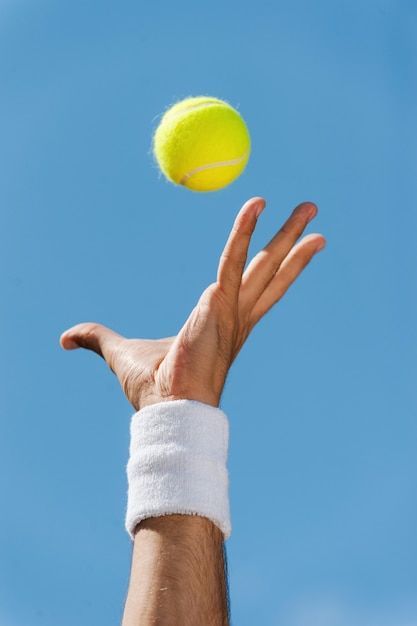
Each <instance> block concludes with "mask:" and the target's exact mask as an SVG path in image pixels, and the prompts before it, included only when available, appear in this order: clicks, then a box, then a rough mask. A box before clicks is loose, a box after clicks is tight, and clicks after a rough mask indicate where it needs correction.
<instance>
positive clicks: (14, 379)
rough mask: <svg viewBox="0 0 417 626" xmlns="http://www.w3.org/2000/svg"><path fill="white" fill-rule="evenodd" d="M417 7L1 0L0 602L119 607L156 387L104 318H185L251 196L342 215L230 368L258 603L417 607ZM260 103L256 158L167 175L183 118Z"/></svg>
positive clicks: (298, 617) (286, 623)
mask: <svg viewBox="0 0 417 626" xmlns="http://www.w3.org/2000/svg"><path fill="white" fill-rule="evenodd" d="M416 76H417V6H416V3H415V2H414V1H407V0H366V2H363V1H359V0H354V1H353V2H352V1H348V0H346V1H345V2H341V1H339V0H336V1H334V0H319V1H318V2H308V1H307V0H277V1H272V0H268V1H262V0H261V1H259V2H255V3H253V2H236V1H231V2H223V1H221V0H214V1H212V2H207V3H202V2H199V3H196V2H191V1H189V2H186V1H183V2H182V1H181V0H180V1H179V2H176V3H168V2H165V3H163V2H161V1H154V2H137V1H133V0H131V1H129V0H121V1H120V2H109V1H108V0H103V1H101V2H92V1H90V2H88V1H86V2H80V1H77V0H72V1H71V2H69V1H59V2H47V1H42V0H39V1H38V2H29V1H25V0H21V1H20V0H0V93H1V98H0V160H1V164H0V238H1V242H0V255H1V258H0V273H1V294H2V306H1V308H0V315H1V325H0V329H1V344H0V345H1V405H0V408H1V433H0V485H1V493H2V495H1V502H2V506H1V510H0V623H1V625H2V626H57V625H59V626H74V624H77V626H91V625H92V624H100V625H102V626H113V625H114V624H117V623H118V620H119V618H120V615H121V611H122V605H123V602H124V594H125V590H126V584H127V578H128V570H129V563H130V550H131V548H130V542H129V538H128V536H127V534H126V533H125V531H124V527H123V523H124V512H125V503H126V477H125V463H126V461H127V449H128V425H129V419H130V416H131V413H132V410H131V408H130V407H129V405H128V404H127V401H126V400H125V399H124V397H123V395H122V393H121V392H120V391H119V388H118V385H117V382H116V381H115V380H114V379H113V377H112V375H111V373H110V372H109V371H108V370H107V368H106V367H105V365H104V364H103V362H102V361H101V360H100V359H99V358H97V357H96V356H95V355H92V354H90V353H87V352H82V351H78V352H74V353H64V352H63V351H62V350H61V349H60V347H59V344H58V337H59V335H60V333H61V331H63V330H64V329H65V328H66V327H68V326H69V325H72V324H74V323H77V322H79V321H87V320H93V321H100V322H103V323H105V324H107V325H109V326H111V327H113V328H115V329H116V330H118V331H119V332H121V333H123V334H126V335H127V336H141V337H160V336H166V335H172V334H175V333H176V332H177V330H178V329H179V327H180V326H181V325H182V323H183V322H184V320H185V319H186V317H187V316H188V314H189V312H190V310H191V308H192V307H193V306H194V304H195V302H196V300H197V298H198V297H199V295H200V293H201V291H202V290H203V289H204V287H205V286H206V285H207V284H208V283H209V282H211V281H212V280H213V278H214V276H215V271H216V265H217V259H218V255H219V253H220V251H221V249H222V246H223V244H224V241H225V238H226V236H227V233H228V230H229V228H230V226H231V223H232V221H233V218H234V215H235V213H236V212H237V210H238V209H239V207H240V206H241V204H242V203H243V202H244V201H245V200H246V199H247V198H248V197H251V196H253V195H263V196H264V197H265V198H266V199H267V202H268V205H267V208H266V211H265V212H264V214H263V215H262V218H261V220H260V223H259V225H258V229H257V231H256V235H255V237H254V241H253V245H252V253H255V252H256V251H257V250H258V249H259V248H260V247H261V246H262V245H263V244H264V243H265V242H266V241H267V240H268V239H269V238H270V237H271V236H272V234H273V233H274V232H275V230H276V229H277V228H278V226H279V225H280V223H281V222H282V220H283V219H284V217H285V216H286V214H287V213H288V211H289V210H290V209H291V208H292V207H293V206H294V205H295V204H297V203H298V202H300V201H302V200H307V199H308V200H313V201H315V202H316V203H317V204H318V205H319V208H320V215H319V217H318V219H317V220H316V222H315V224H314V227H313V228H314V230H317V231H320V232H323V233H324V234H325V235H326V237H327V239H328V246H327V249H326V250H325V252H323V253H321V254H320V255H319V257H318V258H317V259H316V260H315V261H314V264H313V265H312V266H311V267H309V268H308V270H307V272H306V273H305V274H304V275H303V277H302V279H301V280H300V281H299V283H297V285H296V286H295V288H294V289H293V290H292V291H291V292H290V293H289V294H288V296H287V297H286V299H285V300H284V301H283V302H282V303H281V305H280V306H279V307H277V308H276V309H274V310H273V311H272V312H271V313H270V314H269V315H268V316H267V317H266V318H265V319H264V320H263V321H262V322H261V324H260V326H259V327H258V328H257V329H256V330H255V332H254V333H253V335H252V336H251V338H250V340H249V341H248V344H247V345H246V347H245V349H244V351H243V352H242V353H241V355H240V357H239V359H238V361H237V362H236V363H235V365H234V367H233V370H232V372H231V374H230V377H229V379H228V383H227V387H226V390H225V393H224V396H223V404H222V406H223V408H224V410H225V411H226V412H227V413H228V415H229V417H230V422H231V449H230V463H229V466H230V479H231V501H232V515H233V527H234V530H233V534H232V537H231V539H230V541H229V542H228V554H229V567H230V575H231V580H230V587H231V600H232V614H233V623H234V624H235V625H236V626H254V625H256V626H257V625H258V624H259V625H261V626H415V625H416V624H417V394H416V384H417V365H416V364H417V348H416V345H417V332H416V313H417V287H416V285H417V246H416V235H417V212H416V197H417V182H416V181H417V177H416V167H417V133H416V105H417V82H416ZM199 94H210V95H214V96H218V97H221V98H225V99H227V100H229V101H230V102H231V103H232V104H233V105H235V106H237V107H238V108H239V109H240V111H241V113H242V114H243V116H244V117H245V119H246V121H247V123H248V126H249V128H250V131H251V135H252V141H253V152H252V157H251V160H250V163H249V166H248V168H247V171H246V172H245V174H244V175H243V176H242V177H241V178H240V179H239V180H238V181H237V182H235V183H234V184H233V185H231V186H230V187H229V188H227V189H225V190H223V191H221V192H218V193H212V194H203V195H201V194H195V193H192V192H189V191H187V190H184V189H182V188H176V187H174V186H172V185H170V184H168V183H167V182H165V181H164V180H163V179H162V178H160V177H159V175H158V172H157V169H156V167H155V165H154V164H153V161H152V157H151V154H150V146H151V136H152V131H153V129H154V128H155V125H156V123H157V120H158V116H159V114H160V113H161V112H162V111H163V110H164V109H165V107H166V106H167V105H169V104H170V103H172V102H173V101H175V100H177V99H179V98H182V97H185V96H188V95H199Z"/></svg>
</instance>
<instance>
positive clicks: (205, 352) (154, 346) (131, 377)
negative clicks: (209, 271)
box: [61, 198, 324, 626]
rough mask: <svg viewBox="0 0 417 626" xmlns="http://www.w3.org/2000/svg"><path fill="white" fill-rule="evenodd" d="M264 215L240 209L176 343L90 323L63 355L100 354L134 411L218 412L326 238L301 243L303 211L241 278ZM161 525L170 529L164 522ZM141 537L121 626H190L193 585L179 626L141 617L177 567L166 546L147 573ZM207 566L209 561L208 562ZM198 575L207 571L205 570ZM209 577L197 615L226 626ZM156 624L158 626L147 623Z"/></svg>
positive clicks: (309, 207) (251, 205) (220, 583)
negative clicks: (267, 323)
mask: <svg viewBox="0 0 417 626" xmlns="http://www.w3.org/2000/svg"><path fill="white" fill-rule="evenodd" d="M263 208H264V201H263V200H262V199H261V198H253V199H252V200H250V201H248V202H247V203H246V204H245V205H244V206H243V208H242V209H241V211H240V212H239V214H238V216H237V218H236V220H235V222H234V225H233V228H232V230H231V233H230V236H229V238H228V241H227V243H226V246H225V249H224V251H223V253H222V255H221V258H220V262H219V267H218V272H217V280H216V282H214V283H212V284H211V285H209V287H208V288H207V289H206V290H205V291H204V292H203V294H202V296H201V297H200V299H199V301H198V303H197V305H196V306H195V308H194V309H193V311H192V312H191V314H190V316H189V318H188V319H187V321H186V323H185V324H184V326H183V327H182V329H181V330H180V332H179V333H178V335H177V336H176V337H168V338H165V339H159V340H148V339H126V338H124V337H122V336H120V335H118V334H117V333H115V332H114V331H112V330H110V329H108V328H105V327H104V326H101V325H99V324H92V323H87V324H80V325H77V326H75V327H73V328H71V329H69V330H68V331H66V332H65V333H64V334H63V336H62V338H61V343H62V346H63V347H64V348H66V349H73V348H78V347H84V348H87V349H90V350H94V351H95V352H97V353H98V354H100V355H101V356H102V357H103V358H104V359H105V360H106V362H107V363H108V365H109V366H110V368H111V369H112V370H113V371H114V372H115V374H116V375H117V377H118V379H119V381H120V383H121V385H122V388H123V390H124V392H125V394H126V396H127V398H128V399H129V401H130V402H131V403H132V405H133V407H134V408H135V409H136V410H137V411H140V410H141V409H142V408H144V407H147V406H151V405H153V404H158V403H160V402H166V401H170V400H178V399H188V400H195V401H198V402H201V403H205V404H208V405H210V406H212V407H218V405H219V402H220V397H221V393H222V389H223V387H224V383H225V380H226V376H227V372H228V370H229V368H230V366H231V364H232V362H233V361H234V359H235V358H236V356H237V354H238V352H239V351H240V349H241V347H242V345H243V344H244V342H245V340H246V339H247V337H248V335H249V333H250V332H251V330H252V329H253V327H254V326H255V325H256V323H257V322H258V321H259V320H260V319H261V317H263V315H264V314H265V313H266V312H267V311H268V310H269V309H270V308H271V307H272V306H273V305H274V304H275V303H276V302H277V301H278V300H280V298H281V297H282V296H283V295H284V293H285V292H286V290H287V289H288V287H289V286H290V285H291V283H292V282H293V281H294V280H295V279H296V278H297V276H298V275H299V274H300V273H301V271H302V270H303V268H304V267H305V266H306V265H307V263H308V262H309V261H310V260H311V258H312V257H313V256H314V254H315V253H316V252H318V251H319V250H320V249H321V248H322V247H323V246H324V239H323V237H322V236H321V235H308V236H307V237H304V238H303V239H302V240H301V241H299V242H298V243H297V240H298V238H299V237H300V236H301V234H302V232H303V230H304V228H305V227H306V225H307V223H308V222H309V221H310V220H311V219H312V218H313V217H314V216H315V214H316V207H315V205H313V204H311V203H303V204H301V205H299V206H298V207H297V208H296V209H295V211H294V212H293V213H292V215H291V216H290V218H289V219H288V220H287V222H286V223H285V224H284V226H283V227H282V228H281V229H280V231H278V233H277V234H276V235H275V236H274V237H273V238H272V239H271V241H270V242H269V243H268V244H267V246H265V248H264V249H263V250H262V251H260V252H259V253H258V254H257V255H256V256H255V257H254V258H253V260H252V261H251V263H249V265H248V267H247V268H246V270H245V271H244V268H245V263H246V258H247V252H248V247H249V242H250V238H251V235H252V233H253V231H254V228H255V225H256V222H257V218H258V216H259V213H260V212H261V211H262V209H263ZM178 517H179V516H178ZM178 517H175V519H174V522H175V520H176V522H175V523H176V524H177V525H179V524H180V523H181V520H178ZM151 519H154V520H158V519H160V518H157V517H155V518H151ZM164 522H165V523H167V521H166V520H164ZM149 523H151V524H152V522H148V524H149ZM156 523H157V522H156ZM195 523H197V522H195ZM143 524H146V522H145V521H142V522H141V523H140V524H139V526H138V529H141V527H142V528H144V529H145V526H143ZM160 528H161V527H160ZM205 528H206V530H203V527H200V528H198V530H197V543H199V544H202V543H204V541H205V539H206V538H207V525H206V526H205ZM195 529H197V526H195ZM171 530H172V528H171ZM140 532H142V531H141V530H140V531H139V530H137V531H136V534H135V550H134V558H133V563H132V575H131V576H132V578H131V585H130V591H129V596H128V602H127V605H126V613H125V619H127V617H126V615H129V619H131V620H133V621H131V622H124V626H131V625H132V626H133V624H134V623H136V624H141V625H142V624H143V626H147V624H152V623H155V624H170V623H172V624H174V623H181V624H184V625H186V624H187V619H188V609H189V608H190V602H189V599H188V600H186V598H189V596H188V590H189V588H190V586H189V584H188V583H190V579H184V580H183V581H182V586H180V588H178V592H177V593H176V594H175V607H176V608H178V609H179V607H182V611H183V613H182V615H181V616H180V617H179V618H178V621H177V622H174V621H172V622H170V621H169V619H171V618H170V615H171V614H172V610H173V607H172V605H170V606H169V607H167V610H169V611H170V612H169V613H168V614H166V613H165V612H164V608H163V607H162V606H161V605H160V604H158V603H157V604H156V605H155V611H156V613H155V619H154V618H153V617H152V618H151V617H149V616H148V617H146V619H145V618H144V617H143V615H145V614H146V611H147V610H148V601H149V595H148V594H144V593H143V591H142V590H143V589H144V588H146V587H148V588H149V585H151V586H152V589H153V590H154V594H156V595H154V596H153V597H157V596H158V589H161V588H164V584H165V583H164V581H166V578H167V577H168V578H169V579H170V580H171V579H172V580H173V574H172V570H170V569H169V568H170V567H171V568H175V567H177V566H178V562H176V561H174V559H173V558H172V557H171V558H169V557H168V558H166V560H165V563H166V567H167V569H165V574H164V575H163V574H162V573H161V570H160V569H158V567H159V566H158V567H157V564H159V565H160V564H161V562H162V561H163V560H164V558H165V557H164V556H163V555H164V554H165V555H167V554H168V553H169V552H167V550H166V545H165V547H163V542H162V541H159V542H155V541H154V542H153V543H151V544H149V545H152V546H153V548H152V550H151V551H150V552H149V551H148V555H149V554H150V555H151V556H150V557H149V556H148V563H150V564H151V569H149V568H146V567H145V561H144V560H143V559H144V554H145V553H146V551H145V549H142V550H141V549H139V547H138V548H137V549H136V541H137V537H138V536H139V537H140ZM145 535H146V533H145V534H143V535H142V541H141V540H139V543H138V546H139V545H142V546H143V545H145V544H144V543H143V541H145V540H144V539H143V537H145ZM149 537H150V535H149V534H148V539H147V541H150V539H149ZM191 537H193V538H194V539H195V535H194V534H192V535H191V534H189V535H186V536H184V535H183V538H184V540H185V545H186V546H187V545H190V546H191V545H192V541H193V540H192V539H191ZM207 545H209V552H210V554H211V556H212V558H213V559H214V561H215V562H216V563H217V571H219V568H220V569H221V562H220V555H221V553H219V550H218V549H217V550H216V547H215V545H214V543H211V544H210V542H208V544H207ZM135 553H136V556H135ZM190 554H191V550H187V549H184V550H183V551H181V555H182V556H180V560H181V563H182V564H183V565H184V568H183V569H184V570H185V569H187V568H186V567H185V566H186V561H187V558H188V557H189V555H190ZM141 555H142V556H141ZM206 560H207V555H206V556H205V559H204V562H206ZM169 564H170V565H169ZM200 567H201V568H202V569H203V568H204V566H202V565H201V566H200ZM209 570H210V572H211V574H210V576H211V577H210V579H209V580H207V581H206V585H205V587H204V588H203V589H202V593H201V594H200V595H199V596H198V597H197V598H196V601H197V603H198V607H197V610H198V611H199V615H200V618H199V619H200V623H201V624H211V623H213V624H216V626H217V625H219V626H220V625H222V624H223V623H226V622H225V620H226V619H227V617H226V615H225V607H226V602H225V600H224V601H223V603H222V607H223V608H222V617H221V618H219V620H218V621H217V622H210V619H211V615H212V611H211V609H210V611H209V613H208V614H207V613H206V614H204V613H202V612H201V611H202V609H203V607H208V606H209V604H210V602H208V598H207V594H206V592H207V590H208V589H213V588H216V589H217V594H215V596H216V597H219V595H223V598H224V590H225V589H226V586H225V581H224V577H223V578H222V577H220V578H218V577H216V575H215V574H214V572H215V571H216V568H209ZM139 571H141V572H142V574H143V573H144V572H146V574H145V578H144V577H143V576H141V577H140V580H141V583H142V587H141V585H140V584H138V585H136V584H133V579H135V581H136V580H138V577H137V573H138V572H139ZM190 571H191V570H190ZM151 580H152V582H150V581H151ZM193 580H194V578H193ZM159 596H160V594H159ZM187 607H188V609H187ZM207 610H209V609H208V608H207ZM151 619H154V621H153V622H152V621H150V620H151ZM135 620H136V622H135ZM139 620H140V621H139ZM146 620H148V621H146ZM221 620H223V621H221ZM188 623H190V624H191V623H192V622H188Z"/></svg>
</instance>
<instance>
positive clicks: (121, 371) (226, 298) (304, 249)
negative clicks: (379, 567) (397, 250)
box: [61, 198, 325, 410]
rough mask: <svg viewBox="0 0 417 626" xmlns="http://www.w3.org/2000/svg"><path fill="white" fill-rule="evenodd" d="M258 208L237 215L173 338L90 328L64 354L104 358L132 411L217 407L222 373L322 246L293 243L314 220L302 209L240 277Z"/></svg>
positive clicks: (310, 241)
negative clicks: (182, 403)
mask: <svg viewBox="0 0 417 626" xmlns="http://www.w3.org/2000/svg"><path fill="white" fill-rule="evenodd" d="M264 206H265V201H264V200H263V199H262V198H252V199H251V200H248V202H246V204H245V205H244V206H243V207H242V209H241V210H240V211H239V213H238V215H237V217H236V219H235V222H234V224H233V227H232V230H231V232H230V235H229V238H228V240H227V243H226V245H225V248H224V250H223V253H222V255H221V257H220V261H219V266H218V272H217V280H216V282H214V283H212V284H210V285H209V286H208V287H207V289H205V291H203V293H202V295H201V297H200V299H199V301H198V302H197V304H196V306H195V307H194V309H193V310H192V311H191V314H190V316H189V317H188V319H187V321H186V322H185V324H184V326H183V327H182V328H181V330H180V331H179V333H178V335H177V336H175V337H167V338H164V339H126V338H125V337H122V336H121V335H119V334H117V333H115V332H114V331H113V330H110V329H109V328H106V327H105V326H102V325H101V324H96V323H91V322H88V323H83V324H78V325H77V326H73V327H72V328H70V329H69V330H67V331H65V332H64V333H63V335H62V336H61V345H62V347H63V348H65V349H66V350H73V349H75V348H87V349H88V350H93V351H94V352H96V353H97V354H99V355H100V356H102V357H103V358H104V360H105V361H106V363H107V364H108V365H109V367H110V368H111V369H112V370H113V372H114V373H115V374H116V376H117V377H118V379H119V382H120V384H121V386H122V388H123V391H124V392H125V394H126V397H127V399H128V400H129V401H130V402H131V404H132V405H133V407H134V408H135V409H136V410H139V409H141V408H143V407H144V406H146V405H149V404H154V403H156V402H163V401H166V400H176V399H188V400H199V401H200V402H205V403H207V404H211V405H212V406H218V405H219V402H220V396H221V393H222V389H223V387H224V383H225V380H226V376H227V372H228V370H229V368H230V366H231V364H232V362H233V361H234V359H235V357H236V355H237V354H238V352H239V350H240V349H241V347H242V346H243V344H244V342H245V341H246V339H247V337H248V335H249V333H250V332H251V330H252V328H253V327H254V326H255V325H256V324H257V323H258V322H259V320H260V319H261V318H262V317H263V316H264V315H265V313H266V312H267V311H269V309H270V308H271V307H272V306H273V305H274V304H275V303H276V302H278V301H279V300H280V299H281V298H282V296H283V295H284V294H285V292H286V291H287V289H288V287H289V286H290V285H291V284H292V283H293V282H294V280H295V279H296V278H297V277H298V276H299V274H300V273H301V272H302V270H303V269H304V267H305V266H306V265H307V264H308V263H309V261H310V260H311V259H312V258H313V256H314V255H315V254H316V252H318V251H319V250H321V249H322V248H323V247H324V245H325V239H324V237H323V236H322V235H317V234H312V235H307V236H305V237H304V238H303V239H301V240H300V241H297V240H298V239H299V237H300V236H301V235H302V233H303V231H304V229H305V227H306V226H307V224H308V222H310V221H311V220H312V219H313V218H314V217H315V215H316V213H317V207H316V206H315V205H314V204H312V203H311V202H303V203H302V204H300V205H299V206H297V207H296V209H295V210H294V211H293V213H292V214H291V215H290V217H289V218H288V220H287V221H286V222H285V224H284V225H283V226H282V228H281V229H280V230H279V231H278V232H277V233H276V234H275V236H274V237H273V238H272V239H271V241H270V242H269V243H268V244H267V245H266V246H265V247H264V248H263V250H261V251H260V252H259V253H258V254H257V255H256V256H255V257H254V258H253V259H252V261H251V262H250V263H249V265H248V267H247V268H246V270H245V271H244V268H245V264H246V259H247V253H248V247H249V243H250V239H251V236H252V233H253V231H254V229H255V226H256V222H257V219H258V216H259V214H260V213H261V211H262V210H263V208H264Z"/></svg>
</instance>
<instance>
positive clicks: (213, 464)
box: [126, 400, 231, 539]
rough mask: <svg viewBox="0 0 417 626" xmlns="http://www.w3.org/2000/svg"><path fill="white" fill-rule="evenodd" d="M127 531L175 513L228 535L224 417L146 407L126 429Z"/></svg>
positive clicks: (183, 405) (199, 409) (200, 406)
mask: <svg viewBox="0 0 417 626" xmlns="http://www.w3.org/2000/svg"><path fill="white" fill-rule="evenodd" d="M130 434H131V440H130V458H129V462H128V464H127V478H128V502H127V512H126V530H127V532H128V533H129V535H130V537H131V538H132V539H133V537H134V531H135V528H136V526H137V525H138V524H139V522H140V521H142V520H143V519H146V518H148V517H159V516H161V515H170V514H175V513H181V514H187V515H201V516H203V517H207V518H208V519H210V520H211V521H212V522H213V523H214V524H215V525H216V526H218V528H220V530H221V531H222V532H223V535H224V538H225V539H227V538H228V537H229V536H230V533H231V523H230V510H229V497H228V472H227V466H226V463H227V452H228V442H229V424H228V420H227V417H226V415H225V413H224V412H223V411H222V410H221V409H219V408H216V407H213V406H211V405H209V404H205V403H203V402H199V401H196V400H169V401H167V402H158V403H157V404H151V405H149V406H146V407H144V408H143V409H141V410H140V411H138V412H137V413H135V414H134V416H133V418H132V422H131V426H130Z"/></svg>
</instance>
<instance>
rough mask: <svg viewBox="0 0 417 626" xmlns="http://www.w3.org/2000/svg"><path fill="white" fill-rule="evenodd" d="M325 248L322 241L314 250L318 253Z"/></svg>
mask: <svg viewBox="0 0 417 626" xmlns="http://www.w3.org/2000/svg"><path fill="white" fill-rule="evenodd" d="M325 247H326V242H325V241H322V242H321V243H319V244H318V246H317V248H316V252H320V250H323V248H325Z"/></svg>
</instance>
